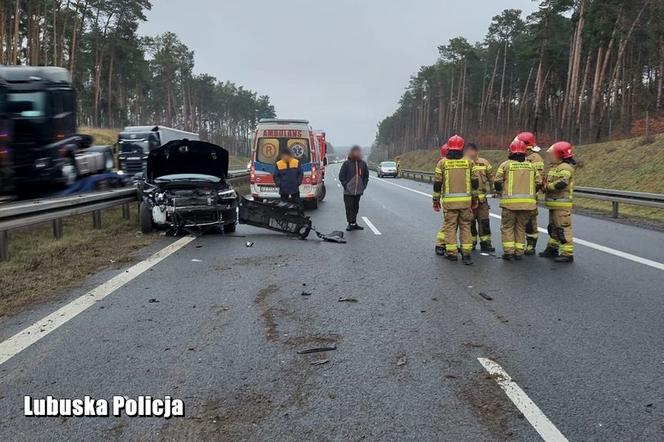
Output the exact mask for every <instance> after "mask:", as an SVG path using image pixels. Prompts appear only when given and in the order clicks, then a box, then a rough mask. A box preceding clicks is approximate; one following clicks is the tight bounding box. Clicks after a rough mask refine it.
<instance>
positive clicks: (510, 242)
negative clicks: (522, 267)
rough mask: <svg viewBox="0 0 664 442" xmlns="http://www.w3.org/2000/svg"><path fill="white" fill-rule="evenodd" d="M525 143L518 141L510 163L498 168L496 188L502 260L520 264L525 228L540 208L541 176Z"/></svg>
mask: <svg viewBox="0 0 664 442" xmlns="http://www.w3.org/2000/svg"><path fill="white" fill-rule="evenodd" d="M526 151H527V146H526V143H524V142H523V141H521V140H519V139H518V138H517V139H515V140H514V141H512V144H510V148H509V159H508V160H507V161H505V162H504V163H503V164H501V165H500V166H499V167H498V171H497V172H496V177H495V181H494V186H495V188H496V191H497V192H499V193H501V200H500V207H502V209H503V212H502V222H501V226H500V231H501V234H502V242H503V259H504V260H506V261H512V260H513V259H516V260H521V259H522V258H523V254H524V252H525V248H526V224H528V220H529V219H530V217H531V215H532V212H533V210H535V207H536V206H537V199H536V195H537V189H538V188H539V187H541V185H542V176H541V175H540V174H539V173H537V170H536V169H535V166H534V165H533V164H532V163H531V162H530V161H526Z"/></svg>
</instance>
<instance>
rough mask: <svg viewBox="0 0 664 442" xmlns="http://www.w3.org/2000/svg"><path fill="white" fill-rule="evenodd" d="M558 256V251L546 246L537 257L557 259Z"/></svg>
mask: <svg viewBox="0 0 664 442" xmlns="http://www.w3.org/2000/svg"><path fill="white" fill-rule="evenodd" d="M558 255H559V253H558V249H556V248H555V247H551V246H548V247H547V248H546V249H544V251H543V252H541V253H540V254H539V256H540V257H542V258H557V257H558Z"/></svg>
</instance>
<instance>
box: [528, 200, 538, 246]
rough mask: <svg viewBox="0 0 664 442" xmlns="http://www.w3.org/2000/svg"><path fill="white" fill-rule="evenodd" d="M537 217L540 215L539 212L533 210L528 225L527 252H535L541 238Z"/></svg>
mask: <svg viewBox="0 0 664 442" xmlns="http://www.w3.org/2000/svg"><path fill="white" fill-rule="evenodd" d="M537 215H539V210H538V209H535V210H533V211H532V212H531V213H530V219H529V220H528V223H526V250H535V248H536V247H537V240H538V238H539V231H538V227H539V226H538V225H537Z"/></svg>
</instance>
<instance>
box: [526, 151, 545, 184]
mask: <svg viewBox="0 0 664 442" xmlns="http://www.w3.org/2000/svg"><path fill="white" fill-rule="evenodd" d="M526 161H530V162H531V163H533V166H535V170H537V172H538V173H539V174H540V175H542V178H544V160H543V159H542V156H541V155H540V154H538V153H537V152H533V151H532V150H529V151H528V153H527V154H526Z"/></svg>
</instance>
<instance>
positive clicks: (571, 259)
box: [554, 255, 574, 263]
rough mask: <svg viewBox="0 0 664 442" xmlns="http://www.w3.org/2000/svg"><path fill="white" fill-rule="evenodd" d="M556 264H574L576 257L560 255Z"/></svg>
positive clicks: (555, 259)
mask: <svg viewBox="0 0 664 442" xmlns="http://www.w3.org/2000/svg"><path fill="white" fill-rule="evenodd" d="M554 261H555V262H564V263H572V262H574V256H572V255H560V256H557V257H555V258H554Z"/></svg>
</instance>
